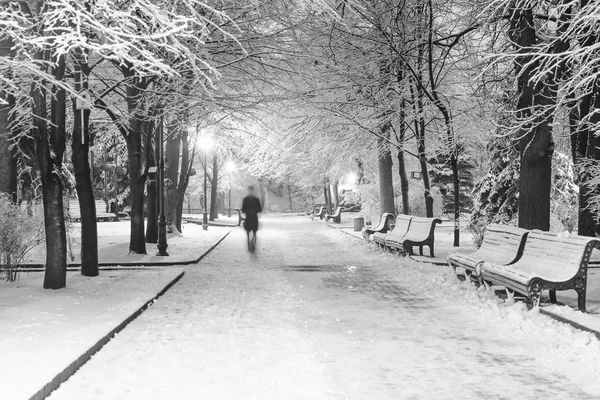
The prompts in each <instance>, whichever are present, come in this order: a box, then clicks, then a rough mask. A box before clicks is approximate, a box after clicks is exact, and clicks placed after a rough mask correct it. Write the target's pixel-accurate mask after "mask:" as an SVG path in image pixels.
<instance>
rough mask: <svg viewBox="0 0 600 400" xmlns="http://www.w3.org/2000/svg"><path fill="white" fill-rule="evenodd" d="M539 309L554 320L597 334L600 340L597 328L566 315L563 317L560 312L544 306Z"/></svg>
mask: <svg viewBox="0 0 600 400" xmlns="http://www.w3.org/2000/svg"><path fill="white" fill-rule="evenodd" d="M539 311H540V314H542V315H545V316H547V317H550V318H552V319H554V320H556V321H558V322H562V323H564V324H569V325H571V326H572V327H573V328H575V329H579V330H580V331H584V332H589V333H591V334H592V335H594V336H596V338H597V339H599V340H600V332H599V331H597V330H595V329H592V328H588V327H587V326H585V325H582V324H580V323H578V322H575V321H571V320H570V319H568V318H565V317H561V316H560V315H558V314H554V313H553V312H552V311H546V310H544V309H543V308H542V307H540V308H539Z"/></svg>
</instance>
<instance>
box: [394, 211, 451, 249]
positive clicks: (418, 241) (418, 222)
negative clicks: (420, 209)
mask: <svg viewBox="0 0 600 400" xmlns="http://www.w3.org/2000/svg"><path fill="white" fill-rule="evenodd" d="M441 223H442V220H441V219H439V218H420V217H413V218H412V219H411V221H410V227H409V228H408V231H407V232H406V235H404V236H403V237H402V238H401V239H400V240H398V239H396V238H395V237H387V238H386V240H385V245H386V246H387V247H390V248H393V249H394V248H395V249H398V250H400V251H402V252H404V253H405V254H407V255H413V254H414V253H413V247H415V246H417V247H419V254H420V255H423V247H424V246H427V247H429V255H430V256H431V257H435V254H434V251H433V248H434V241H435V226H436V225H437V224H441Z"/></svg>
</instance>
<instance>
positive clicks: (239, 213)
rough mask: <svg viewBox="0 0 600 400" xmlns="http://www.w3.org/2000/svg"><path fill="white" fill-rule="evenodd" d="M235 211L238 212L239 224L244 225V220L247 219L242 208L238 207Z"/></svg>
mask: <svg viewBox="0 0 600 400" xmlns="http://www.w3.org/2000/svg"><path fill="white" fill-rule="evenodd" d="M235 211H237V213H238V223H237V226H242V222H244V221H245V220H246V218H244V216H243V215H242V210H240V209H239V208H236V209H235Z"/></svg>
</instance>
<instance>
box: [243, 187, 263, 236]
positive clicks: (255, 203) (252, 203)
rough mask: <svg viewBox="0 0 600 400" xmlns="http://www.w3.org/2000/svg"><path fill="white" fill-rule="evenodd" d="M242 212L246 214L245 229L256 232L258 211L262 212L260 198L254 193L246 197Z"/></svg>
mask: <svg viewBox="0 0 600 400" xmlns="http://www.w3.org/2000/svg"><path fill="white" fill-rule="evenodd" d="M242 212H243V213H244V214H246V220H245V221H244V229H246V231H248V232H250V231H254V232H256V231H257V230H258V213H259V212H262V206H261V205H260V200H259V199H258V198H257V197H256V196H252V195H248V196H246V197H244V201H243V202H242Z"/></svg>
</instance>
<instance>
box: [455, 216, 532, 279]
mask: <svg viewBox="0 0 600 400" xmlns="http://www.w3.org/2000/svg"><path fill="white" fill-rule="evenodd" d="M528 233H529V231H528V230H527V229H522V228H516V227H514V226H507V225H498V224H490V225H488V226H487V227H486V228H485V232H484V234H483V242H482V243H481V246H480V247H479V249H477V250H476V251H475V252H472V253H458V252H452V253H450V254H448V257H446V262H447V263H448V267H450V270H451V271H452V273H454V274H456V268H457V267H460V268H463V269H464V271H465V272H464V275H465V280H468V281H470V279H471V275H475V276H479V271H478V270H479V268H480V267H481V264H483V262H484V261H489V262H493V263H494V264H500V265H508V264H512V263H514V262H515V261H517V260H518V259H519V258H520V257H521V254H523V247H524V246H525V239H526V238H527V234H528Z"/></svg>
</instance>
